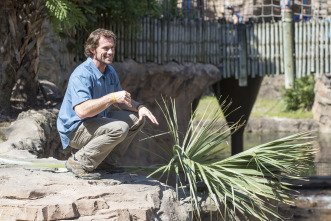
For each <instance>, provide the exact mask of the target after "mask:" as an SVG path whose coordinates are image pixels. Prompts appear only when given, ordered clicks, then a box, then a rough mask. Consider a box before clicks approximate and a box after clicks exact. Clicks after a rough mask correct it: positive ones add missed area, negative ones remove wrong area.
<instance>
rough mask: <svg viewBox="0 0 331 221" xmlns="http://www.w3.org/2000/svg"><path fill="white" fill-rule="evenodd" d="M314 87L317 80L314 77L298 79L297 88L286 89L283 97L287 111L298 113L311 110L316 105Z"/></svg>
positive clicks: (296, 81)
mask: <svg viewBox="0 0 331 221" xmlns="http://www.w3.org/2000/svg"><path fill="white" fill-rule="evenodd" d="M314 86H315V79H314V76H313V75H310V76H307V77H302V78H297V79H296V80H295V86H294V87H293V88H291V89H285V87H283V90H284V93H283V95H282V97H283V99H284V101H285V111H296V110H299V109H303V110H305V111H309V110H311V108H312V107H313V103H314V97H315V93H314Z"/></svg>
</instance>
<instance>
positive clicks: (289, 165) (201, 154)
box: [149, 100, 316, 220]
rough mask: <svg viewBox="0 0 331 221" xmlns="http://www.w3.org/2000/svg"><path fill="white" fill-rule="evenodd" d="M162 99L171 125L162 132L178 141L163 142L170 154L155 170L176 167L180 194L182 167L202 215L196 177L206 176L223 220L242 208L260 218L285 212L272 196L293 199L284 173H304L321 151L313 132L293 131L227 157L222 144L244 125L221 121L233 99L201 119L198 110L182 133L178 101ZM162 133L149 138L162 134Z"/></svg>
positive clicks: (173, 170)
mask: <svg viewBox="0 0 331 221" xmlns="http://www.w3.org/2000/svg"><path fill="white" fill-rule="evenodd" d="M163 102H164V107H162V106H161V105H159V106H160V108H161V111H162V113H163V115H164V117H165V120H166V123H167V126H168V130H169V131H168V133H161V134H162V136H163V135H165V134H167V135H170V136H171V138H172V142H173V144H171V145H172V148H170V147H169V145H170V144H169V143H168V145H166V146H164V147H163V148H164V149H165V151H164V153H165V152H166V153H168V154H166V155H164V156H162V158H168V159H169V160H168V161H167V162H168V163H166V164H165V165H160V166H158V169H156V170H155V171H154V172H153V173H152V174H150V176H152V175H155V174H157V173H161V176H163V175H166V174H167V176H169V174H170V173H174V174H175V175H176V191H177V195H178V190H179V187H180V186H183V181H182V180H181V178H180V173H183V174H184V175H185V179H186V180H185V181H186V183H188V187H189V192H190V198H191V205H192V207H193V208H194V210H195V211H196V215H197V216H198V217H200V210H201V208H200V206H199V200H198V190H197V182H198V181H202V182H203V183H204V185H205V186H206V188H207V190H208V193H209V196H210V198H211V199H212V201H213V203H214V205H215V206H216V207H217V208H218V211H219V213H220V214H221V217H222V218H223V219H224V220H228V219H235V217H236V216H237V214H239V213H241V214H248V215H251V216H254V217H256V218H258V219H259V220H268V217H267V214H271V215H273V216H275V217H278V218H281V217H279V215H278V214H276V213H275V212H274V210H273V209H272V201H273V200H276V201H281V202H285V203H291V200H290V195H289V194H290V193H289V192H288V191H285V190H288V189H290V184H288V183H285V182H282V179H284V178H285V179H302V178H301V177H300V176H299V174H302V172H303V171H304V170H305V169H306V168H308V167H307V164H309V163H310V162H311V161H312V159H313V155H314V153H315V152H316V150H315V149H314V147H313V144H312V142H311V141H310V140H311V139H312V137H311V135H310V133H309V132H302V133H297V134H294V135H290V136H288V137H284V138H281V139H278V140H274V141H271V142H268V143H265V144H261V145H258V146H256V147H253V148H251V149H249V150H246V151H244V152H242V153H239V154H237V155H234V156H231V157H228V158H226V159H222V156H221V155H220V153H221V151H222V150H223V149H222V148H220V144H221V143H223V142H224V141H225V140H226V139H227V138H228V137H229V136H231V134H232V133H234V132H235V131H236V130H238V129H239V128H240V127H241V126H242V123H240V122H239V121H238V122H235V123H233V124H232V125H230V126H229V128H228V129H226V127H225V125H224V123H223V125H221V126H219V124H220V121H219V120H220V116H221V114H220V113H221V112H222V110H223V111H227V110H228V109H229V106H230V105H231V102H229V103H228V104H226V102H224V103H222V104H221V105H220V108H218V109H216V110H215V111H210V110H209V108H208V107H207V108H206V111H205V113H204V117H202V119H201V120H199V121H198V122H197V123H194V115H195V113H193V114H192V117H191V119H190V121H189V124H188V126H187V131H186V133H184V134H183V135H181V133H180V132H179V131H178V122H177V113H176V105H175V102H174V101H173V100H170V105H169V104H168V103H167V102H166V101H165V100H163ZM168 106H170V108H169V107H168ZM225 113H226V112H225ZM204 119H209V120H204ZM160 136H161V135H154V136H151V137H149V138H150V139H152V138H158V139H159V138H160ZM167 179H168V178H167ZM222 206H223V207H222ZM221 208H224V210H223V209H222V211H221Z"/></svg>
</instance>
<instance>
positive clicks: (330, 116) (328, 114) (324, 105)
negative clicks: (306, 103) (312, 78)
mask: <svg viewBox="0 0 331 221" xmlns="http://www.w3.org/2000/svg"><path fill="white" fill-rule="evenodd" d="M312 111H313V115H314V119H315V120H316V121H317V122H318V123H319V126H320V132H322V133H330V132H331V76H330V75H327V74H323V75H322V76H321V78H318V79H316V83H315V101H314V105H313V110H312Z"/></svg>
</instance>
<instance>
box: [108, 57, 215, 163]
mask: <svg viewBox="0 0 331 221" xmlns="http://www.w3.org/2000/svg"><path fill="white" fill-rule="evenodd" d="M113 67H114V68H115V70H116V72H117V74H118V76H119V78H120V81H121V85H122V88H123V89H124V90H127V91H129V92H130V93H131V97H132V98H133V99H134V100H137V101H140V102H143V103H144V104H146V106H147V107H149V108H150V109H151V110H152V112H153V114H154V115H155V116H156V118H157V119H158V121H159V122H160V126H158V127H156V126H154V125H151V124H150V122H149V120H147V124H146V126H145V132H146V131H147V132H148V133H152V134H153V133H155V131H167V130H168V129H167V128H166V122H165V120H164V118H163V115H162V112H161V110H160V108H159V106H158V105H157V102H158V103H159V104H161V106H163V102H162V97H163V98H165V99H167V100H168V101H169V98H172V99H174V100H175V102H176V108H177V118H178V124H179V130H180V131H182V132H184V131H185V130H186V126H187V124H188V122H189V118H190V115H191V110H192V103H193V106H194V105H195V104H197V101H198V100H199V98H200V97H201V95H202V94H203V93H204V92H205V91H206V89H207V88H208V87H209V86H211V85H212V84H214V83H215V82H217V81H219V80H220V79H221V74H220V71H219V69H218V68H217V67H216V66H213V65H208V64H193V63H186V64H183V65H180V64H177V63H175V62H171V63H167V64H164V65H158V64H154V63H147V64H139V63H136V62H135V61H133V60H126V61H125V62H123V63H114V64H113ZM168 106H170V105H169V103H168ZM144 137H145V136H144V135H143V134H140V135H139V136H138V137H137V139H136V140H135V141H134V142H133V143H134V144H136V145H131V147H130V148H129V150H128V153H130V154H127V155H125V157H124V158H123V161H122V163H123V164H128V162H130V164H133V165H146V164H156V163H160V159H159V158H157V157H154V156H152V155H150V154H148V153H147V152H146V151H144V150H141V149H139V148H136V146H138V145H139V146H144V147H147V148H149V149H151V150H152V151H154V152H156V153H162V151H161V150H160V148H159V147H156V146H155V145H153V144H151V142H147V141H142V142H139V143H138V141H139V140H140V139H141V138H144ZM170 146H171V142H170V140H169V147H170Z"/></svg>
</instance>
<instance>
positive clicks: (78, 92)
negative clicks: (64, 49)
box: [57, 29, 158, 179]
mask: <svg viewBox="0 0 331 221" xmlns="http://www.w3.org/2000/svg"><path fill="white" fill-rule="evenodd" d="M115 45H116V36H115V34H114V33H113V32H111V31H109V30H105V29H97V30H95V31H93V32H92V33H91V34H90V36H89V37H88V39H87V42H86V45H85V56H86V57H87V59H86V61H85V62H83V63H82V64H81V65H79V66H78V67H77V68H76V69H75V70H74V72H73V73H72V75H71V76H70V79H69V83H68V87H67V90H66V93H65V96H64V99H63V103H62V106H61V109H60V112H59V116H58V119H57V129H58V132H59V134H60V137H61V142H62V145H63V148H64V149H65V148H67V147H68V146H70V147H72V148H74V149H76V150H78V151H77V152H76V153H75V154H73V155H72V156H71V157H70V158H69V159H68V160H67V162H66V168H67V169H68V170H69V171H70V172H72V173H74V174H75V175H76V176H78V177H80V178H83V179H100V178H101V174H100V173H97V172H95V171H94V170H95V169H97V168H98V169H99V168H101V169H107V170H108V171H109V172H111V173H114V172H123V171H121V168H118V167H116V163H117V160H118V159H119V158H120V157H121V156H122V155H123V154H124V153H125V151H126V150H127V148H128V146H129V144H130V143H131V141H132V139H133V138H134V137H135V135H136V134H137V133H138V132H139V131H140V130H141V128H142V127H143V125H144V117H148V118H149V119H150V120H151V122H152V123H154V124H156V125H158V122H157V120H156V119H155V117H154V115H153V114H152V113H151V112H150V111H149V110H148V108H146V107H145V106H144V105H142V104H141V103H138V102H136V101H134V100H133V99H131V95H130V93H129V92H127V91H125V90H122V88H121V85H120V82H119V79H118V76H117V74H116V72H115V70H114V69H113V68H112V67H111V66H110V64H111V63H112V61H113V58H114V53H115ZM112 105H113V106H115V107H117V108H118V109H120V111H111V112H110V113H109V114H108V112H109V109H110V107H111V106H112ZM107 114H108V115H107Z"/></svg>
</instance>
